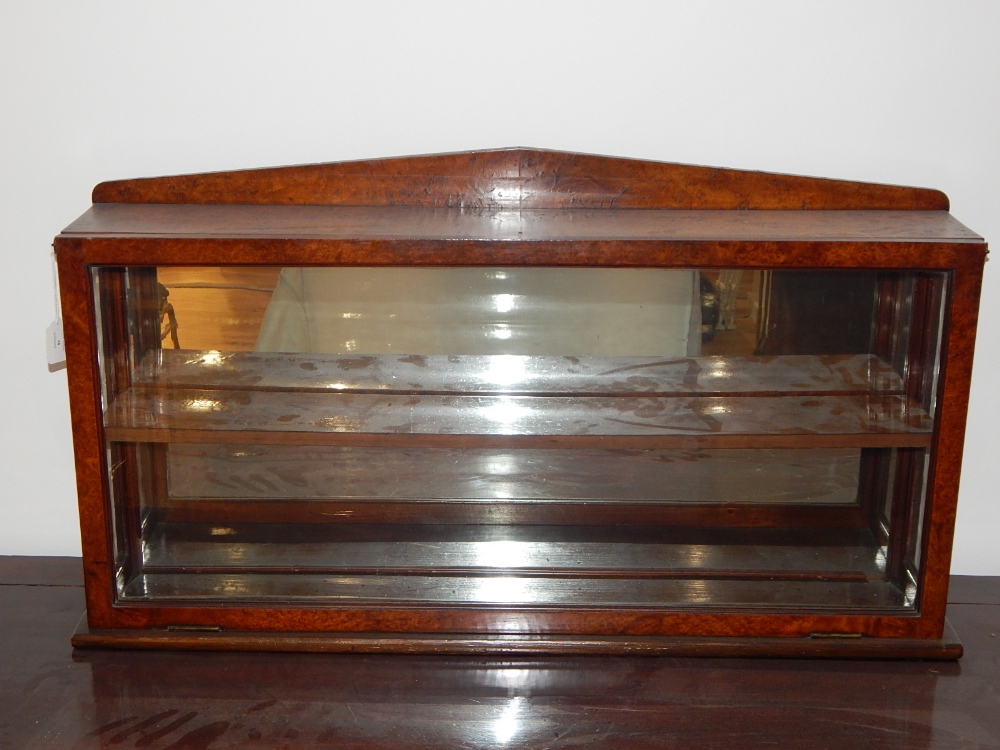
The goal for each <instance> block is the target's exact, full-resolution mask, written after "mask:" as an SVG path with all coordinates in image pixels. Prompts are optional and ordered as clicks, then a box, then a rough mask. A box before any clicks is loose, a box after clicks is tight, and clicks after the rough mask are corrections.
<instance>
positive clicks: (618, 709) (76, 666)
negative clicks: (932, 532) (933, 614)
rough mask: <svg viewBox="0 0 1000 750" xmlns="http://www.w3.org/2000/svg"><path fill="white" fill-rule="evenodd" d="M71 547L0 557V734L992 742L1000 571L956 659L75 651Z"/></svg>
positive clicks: (167, 742) (438, 744)
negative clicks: (62, 554) (57, 553)
mask: <svg viewBox="0 0 1000 750" xmlns="http://www.w3.org/2000/svg"><path fill="white" fill-rule="evenodd" d="M80 568H81V564H80V560H79V559H76V558H52V557H48V558H46V557H0V748H37V747H45V748H63V747H66V748H98V747H101V748H103V747H114V748H148V749H150V750H166V749H167V748H172V749H174V750H180V749H181V748H187V749H194V748H202V749H207V748H212V749H214V750H222V749H223V748H255V747H260V748H273V747H283V748H313V747H336V748H517V747H530V748H583V747H586V748H594V749H596V748H614V749H615V750H622V749H625V748H681V747H683V748H699V749H700V748H761V747H779V748H784V747H790V748H866V750H869V749H874V748H949V749H952V748H996V747H1000V711H998V710H997V708H998V706H1000V670H998V669H997V664H998V663H1000V578H975V577H964V576H957V577H952V586H951V595H950V597H949V598H950V602H951V604H950V605H949V609H948V617H949V620H950V622H951V623H952V625H953V626H954V628H955V630H956V631H957V632H958V635H959V637H960V638H961V640H962V641H963V643H964V645H965V657H964V658H963V659H962V660H961V661H960V662H921V661H891V662H890V661H831V660H822V661H821V660H801V659H800V660H794V659H783V660H782V659H756V658H753V659H751V658H747V659H677V658H651V657H628V658H627V657H606V656H598V657H559V658H551V657H550V658H523V657H518V658H483V657H471V656H470V657H455V656H408V655H395V656H389V655H346V654H345V655H333V654H273V653H247V654H244V653H186V652H140V651H83V650H78V651H76V652H74V651H73V650H72V649H71V648H70V645H69V639H70V635H71V634H72V632H73V630H74V628H75V627H76V625H77V622H78V621H79V619H80V616H81V614H82V612H83V588H82V575H81V572H80Z"/></svg>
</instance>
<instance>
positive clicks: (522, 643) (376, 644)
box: [72, 618, 963, 660]
mask: <svg viewBox="0 0 1000 750" xmlns="http://www.w3.org/2000/svg"><path fill="white" fill-rule="evenodd" d="M72 643H73V646H74V647H76V648H112V649H115V648H117V649H147V650H173V651H277V652H282V651H284V652H315V653H406V654H463V655H475V656H507V655H521V656H555V655H559V654H567V655H583V654H593V655H599V654H605V655H617V656H677V657H681V656H683V657H689V656H705V657H775V658H809V659H816V658H827V659H934V660H952V659H958V658H961V656H962V650H963V649H962V644H961V642H959V640H958V636H957V635H956V634H955V631H954V630H953V629H952V627H951V625H950V624H949V623H947V622H946V623H945V633H944V636H943V637H942V638H940V639H929V638H928V639H924V638H865V637H862V638H850V637H848V638H841V637H808V638H741V637H722V638H717V637H696V636H558V635H464V634H457V635H452V634H449V635H438V634H423V633H414V634H405V635H404V634H385V633H336V634H332V633H331V634H326V633H256V632H202V631H186V630H182V631H173V630H171V631H166V630H116V631H109V630H90V629H89V628H88V627H87V625H86V618H84V620H82V621H81V624H80V627H79V628H78V629H77V632H76V633H75V634H74V636H73V639H72Z"/></svg>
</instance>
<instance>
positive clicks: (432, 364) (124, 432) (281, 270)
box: [55, 149, 986, 658]
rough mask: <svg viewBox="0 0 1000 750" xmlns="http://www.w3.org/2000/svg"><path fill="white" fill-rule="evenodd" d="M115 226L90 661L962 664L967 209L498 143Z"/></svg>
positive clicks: (75, 336)
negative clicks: (873, 659)
mask: <svg viewBox="0 0 1000 750" xmlns="http://www.w3.org/2000/svg"><path fill="white" fill-rule="evenodd" d="M93 201H94V205H93V207H92V208H91V209H90V210H89V211H88V212H87V213H85V214H84V215H83V216H82V217H80V218H79V219H78V220H77V221H76V222H74V223H73V224H72V225H70V226H69V227H68V228H67V229H66V230H65V231H64V232H63V233H62V234H60V235H59V236H58V237H57V238H56V241H55V246H56V254H57V259H58V266H59V279H60V286H61V293H62V306H63V314H64V317H65V327H66V331H65V333H66V343H67V358H68V367H69V385H70V391H71V394H70V395H71V407H72V418H73V431H74V438H75V450H76V462H77V477H78V485H79V501H80V517H81V527H82V537H83V550H84V567H85V573H86V592H87V619H86V623H87V624H86V625H85V626H82V627H81V630H80V631H79V632H78V633H77V634H76V636H75V637H74V644H75V645H77V646H81V647H82V646H112V647H131V648H201V649H270V650H315V651H421V652H455V653H559V652H566V653H586V652H599V653H654V654H706V655H713V654H714V655H720V654H771V655H783V656H790V655H813V656H905V657H925V658H955V657H957V656H959V655H960V654H961V646H960V644H959V643H958V641H957V639H956V638H955V637H954V633H952V632H951V631H950V629H949V628H948V627H947V623H946V620H945V602H946V596H947V584H948V573H949V563H950V555H951V544H952V532H953V526H954V519H955V507H956V498H957V492H958V477H959V466H960V461H961V454H962V441H963V435H964V429H965V418H966V409H967V400H968V391H969V378H970V370H971V365H972V350H973V341H974V336H975V328H976V315H977V308H978V300H979V289H980V282H981V278H982V270H983V263H984V260H985V255H986V246H985V243H984V242H983V240H982V239H981V238H980V237H978V236H977V235H975V234H974V233H972V232H971V231H969V230H968V229H967V228H965V227H964V226H962V225H961V224H960V223H959V222H957V221H956V220H955V219H953V218H952V217H951V216H950V214H949V213H948V200H947V198H946V197H945V196H944V195H943V194H942V193H940V192H937V191H934V190H926V189H917V188H904V187H891V186H884V185H872V184H863V183H853V182H842V181H834V180H822V179H813V178H802V177H788V176H782V175H774V174H764V173H755V172H740V171H735V170H724V169H709V168H702V167H689V166H682V165H674V164H662V163H653V162H644V161H636V160H628V159H617V158H606V157H596V156H586V155H580V154H570V153H561V152H547V151H535V150H526V149H509V150H498V151H486V152H472V153H462V154H446V155H438V156H428V157H412V158H396V159H384V160H373V161H363V162H345V163H336V164H321V165H315V166H303V167H286V168H275V169H261V170H251V171H238V172H226V173H217V174H201V175H189V176H180V177H165V178H155V179H137V180H125V181H118V182H108V183H103V184H101V185H99V186H97V188H96V189H95V190H94V196H93Z"/></svg>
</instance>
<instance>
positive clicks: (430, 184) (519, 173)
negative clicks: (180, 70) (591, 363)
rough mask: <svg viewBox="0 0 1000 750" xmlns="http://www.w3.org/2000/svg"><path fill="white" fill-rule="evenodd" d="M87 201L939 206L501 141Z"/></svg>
mask: <svg viewBox="0 0 1000 750" xmlns="http://www.w3.org/2000/svg"><path fill="white" fill-rule="evenodd" d="M93 200H94V203H171V204H179V203H188V204H250V205H285V206H288V205H325V206H395V207H398V206H423V207H437V208H472V209H486V210H491V211H496V210H521V209H551V208H572V209H581V208H591V209H595V208H596V209H607V208H619V209H631V208H643V209H656V208H670V209H718V210H734V209H768V210H782V209H784V210H796V211H798V210H803V209H810V210H830V209H837V210H851V209H854V210H910V211H912V210H924V211H947V210H948V198H947V196H946V195H945V194H944V193H941V192H939V191H937V190H929V189H926V188H912V187H898V186H893V185H877V184H871V183H862V182H848V181H843V180H828V179H818V178H815V177H795V176H789V175H782V174H773V173H767V172H749V171H741V170H735V169H717V168H714V167H697V166H690V165H685V164H670V163H663V162H652V161H640V160H637V159H621V158H615V157H608V156H595V155H590V154H578V153H569V152H563V151H546V150H540V149H529V148H508V149H496V150H490V151H471V152H464V153H452V154H435V155H428V156H408V157H400V158H390V159H371V160H364V161H353V162H340V163H331V164H312V165H305V166H295V167H277V168H269V169H251V170H241V171H234V172H217V173H210V174H194V175H181V176H175V177H156V178H149V179H135V180H119V181H115V182H105V183H102V184H100V185H98V186H97V187H96V188H95V189H94V194H93Z"/></svg>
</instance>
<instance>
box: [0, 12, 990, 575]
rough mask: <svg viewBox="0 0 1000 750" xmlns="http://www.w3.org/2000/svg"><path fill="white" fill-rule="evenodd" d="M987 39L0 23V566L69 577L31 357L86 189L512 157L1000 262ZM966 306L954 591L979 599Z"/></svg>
mask: <svg viewBox="0 0 1000 750" xmlns="http://www.w3.org/2000/svg"><path fill="white" fill-rule="evenodd" d="M998 35H1000V3H997V2H995V0H965V2H962V3H948V4H945V3H941V2H938V1H936V0H918V1H913V0H910V1H908V2H904V1H902V0H892V1H886V2H854V1H846V2H837V3H822V4H821V3H802V2H795V1H794V0H788V1H780V0H757V1H756V2H753V3H747V2H743V0H714V1H712V0H708V1H706V2H698V3H696V2H691V1H690V0H683V1H681V2H669V1H664V0H649V1H647V2H622V1H619V2H614V3H611V2H592V1H590V0H573V1H572V2H560V1H554V2H552V1H550V2H540V1H538V0H535V1H534V2H520V1H519V0H508V2H505V3H502V4H496V3H468V2H465V3H457V2H452V3H449V2H431V1H427V0H424V1H423V2H364V3H362V2H353V3H346V2H345V3H334V2H322V1H317V2H303V1H299V0H285V1H284V2H263V1H260V0H258V1H248V0H232V1H225V2H223V1H218V0H216V1H213V0H197V1H191V0H173V1H172V2H169V3H168V2H161V3H124V2H109V1H108V0H91V1H90V2H85V3H84V2H73V1H71V0H61V1H60V0H3V3H2V5H0V212H2V213H0V219H2V221H0V254H2V265H0V279H2V286H0V289H2V293H0V343H2V350H0V351H2V353H3V364H4V366H3V368H2V370H0V409H2V411H0V414H2V423H3V428H2V433H0V440H2V443H0V554H61V555H71V554H79V540H78V537H77V517H76V506H75V498H74V492H75V490H74V478H73V463H72V457H71V446H70V427H69V417H68V411H67V399H66V377H65V371H61V372H56V373H49V372H48V370H47V367H46V362H45V348H44V341H43V332H44V330H45V327H46V325H47V324H48V323H49V321H50V320H51V318H52V315H53V302H52V290H51V285H52V282H51V270H50V264H49V254H48V249H49V245H50V243H51V240H52V237H53V236H54V235H55V234H57V233H58V232H59V230H60V229H61V228H62V227H63V226H65V225H66V224H68V223H69V222H70V221H71V220H72V219H74V218H75V217H76V216H77V215H78V214H80V213H82V212H83V211H84V210H85V209H86V208H87V206H88V205H89V202H90V201H89V193H90V189H91V188H92V187H93V185H94V184H96V183H97V182H100V181H102V180H106V179H113V178H124V177H138V176H147V175H160V174H175V173H183V172H189V171H208V170H221V169H234V168H243V167H252V166H269V165H281V164H296V163H305V162H316V161H336V160H343V159H354V158H362V157H374V156H392V155H401V154H415V153H433V152H438V151H455V150H464V149H474V148H490V147H500V146H513V145H523V146H537V147H542V148H555V149H564V150H574V151H584V152H591V153H603V154H611V155H619V156H633V157H639V158H646V159H658V160H664V161H679V162H687V163H696V164H710V165H715V166H729V167H739V168H749V169H762V170H773V171H780V172H789V173H798V174H808V175H818V176H826V177H840V178H845V179H856V180H870V181H877V182H888V183H898V184H907V185H909V184H912V185H923V186H930V187H936V188H940V189H943V190H944V191H945V192H947V193H948V194H949V195H950V196H951V199H952V211H953V213H954V214H955V215H956V216H957V217H958V218H959V219H960V220H962V221H964V222H966V223H967V224H969V225H970V226H971V227H972V228H974V229H975V230H977V231H978V232H980V233H981V234H983V235H984V236H986V237H987V238H993V239H994V240H996V241H1000V215H998V214H997V213H996V212H995V211H993V210H992V209H993V207H994V204H995V202H996V199H997V197H998V195H1000V138H998V137H997V124H996V123H997V118H998V115H1000V53H998V50H1000V45H998V44H996V39H997V37H998ZM992 270H993V269H989V268H988V272H989V271H992ZM984 291H985V295H986V297H985V299H986V301H985V304H984V309H983V316H982V322H981V336H980V342H981V343H980V347H979V350H978V354H977V365H976V382H975V389H974V393H973V400H972V417H971V423H970V427H969V435H968V449H967V452H966V466H965V471H964V475H963V485H962V497H961V512H960V516H959V529H958V539H957V545H956V556H955V564H954V571H955V572H958V573H978V574H993V575H1000V544H997V543H996V541H995V540H996V536H997V532H998V531H1000V503H998V502H996V501H995V494H996V493H995V491H994V487H993V485H992V482H991V479H992V478H993V477H994V475H995V472H993V471H992V466H993V465H994V464H996V463H997V462H998V461H1000V456H998V455H997V453H996V448H997V446H998V444H1000V443H998V441H997V440H995V439H994V433H993V428H994V426H995V425H997V424H1000V389H997V388H996V387H995V383H994V382H991V381H995V380H996V378H991V377H990V375H989V373H991V372H996V371H997V370H998V367H1000V346H998V344H997V335H996V334H997V331H998V330H1000V284H998V282H997V280H996V278H995V275H994V274H992V273H989V275H988V279H987V283H986V287H985V290H984Z"/></svg>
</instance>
